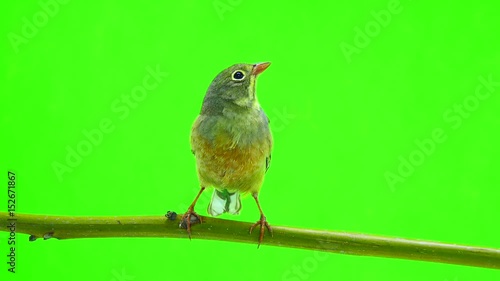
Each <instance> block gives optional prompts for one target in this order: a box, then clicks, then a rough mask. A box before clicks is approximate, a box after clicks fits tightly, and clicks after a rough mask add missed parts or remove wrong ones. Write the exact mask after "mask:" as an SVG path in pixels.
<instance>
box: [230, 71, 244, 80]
mask: <svg viewBox="0 0 500 281" xmlns="http://www.w3.org/2000/svg"><path fill="white" fill-rule="evenodd" d="M231 79H233V80H234V81H241V80H243V79H245V72H244V71H243V70H236V71H235V72H233V74H231Z"/></svg>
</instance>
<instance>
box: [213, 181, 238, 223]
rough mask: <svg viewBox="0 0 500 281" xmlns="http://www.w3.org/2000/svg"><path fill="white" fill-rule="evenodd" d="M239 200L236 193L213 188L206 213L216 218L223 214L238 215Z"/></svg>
mask: <svg viewBox="0 0 500 281" xmlns="http://www.w3.org/2000/svg"><path fill="white" fill-rule="evenodd" d="M240 209H241V200H240V193H239V192H238V191H235V192H232V193H231V192H229V191H227V189H223V190H217V189H215V188H214V193H213V195H212V201H210V204H209V205H208V213H209V214H210V215H211V216H214V217H215V216H218V215H220V214H223V213H230V214H231V215H237V214H239V213H240Z"/></svg>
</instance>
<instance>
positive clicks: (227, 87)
mask: <svg viewBox="0 0 500 281" xmlns="http://www.w3.org/2000/svg"><path fill="white" fill-rule="evenodd" d="M269 65H270V63H269V62H263V63H257V64H245V63H239V64H235V65H232V66H230V67H228V68H226V69H224V70H223V71H222V72H220V73H219V74H218V75H217V76H216V77H215V79H214V80H213V81H212V83H211V84H210V87H209V88H208V91H207V94H206V96H205V101H204V106H205V104H206V103H209V104H213V103H214V101H216V100H218V101H220V102H223V103H226V102H228V103H232V104H234V105H236V106H238V107H243V108H252V107H256V106H258V101H257V97H256V95H255V81H256V79H257V76H258V75H259V74H260V73H262V72H263V71H264V70H266V68H268V67H269ZM207 106H208V104H207ZM202 111H203V109H202Z"/></svg>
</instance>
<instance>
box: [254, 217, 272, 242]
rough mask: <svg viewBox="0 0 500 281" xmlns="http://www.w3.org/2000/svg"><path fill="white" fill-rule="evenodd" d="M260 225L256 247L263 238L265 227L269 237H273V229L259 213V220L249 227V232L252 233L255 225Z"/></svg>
mask: <svg viewBox="0 0 500 281" xmlns="http://www.w3.org/2000/svg"><path fill="white" fill-rule="evenodd" d="M257 225H260V236H259V244H258V245H257V248H259V247H260V243H262V240H263V239H264V233H265V232H266V230H265V229H264V227H265V228H267V230H268V231H269V232H270V233H271V237H273V229H272V228H271V226H270V225H269V223H268V222H267V220H266V216H264V215H260V220H258V221H257V222H256V223H254V225H252V226H251V227H250V234H252V231H253V229H254V228H255V227H256V226H257Z"/></svg>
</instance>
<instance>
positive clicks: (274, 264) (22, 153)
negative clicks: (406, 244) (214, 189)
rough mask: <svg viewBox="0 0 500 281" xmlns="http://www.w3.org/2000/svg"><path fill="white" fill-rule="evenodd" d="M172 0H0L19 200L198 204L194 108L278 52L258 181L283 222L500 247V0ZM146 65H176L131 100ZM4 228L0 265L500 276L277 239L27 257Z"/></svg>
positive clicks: (318, 276) (0, 272) (54, 206)
mask: <svg viewBox="0 0 500 281" xmlns="http://www.w3.org/2000/svg"><path fill="white" fill-rule="evenodd" d="M159 2H160V1H156V2H155V3H149V2H147V1H129V2H122V1H107V2H99V1H94V2H84V1H67V3H66V2H65V3H60V4H57V3H58V2H50V1H48V0H42V1H41V2H40V3H56V5H55V6H51V7H52V8H50V7H49V9H48V10H47V11H45V10H44V8H43V5H41V4H39V3H38V2H35V1H17V2H16V3H10V2H9V4H6V3H7V2H2V4H1V10H2V11H3V12H2V24H1V27H0V29H1V30H0V34H1V35H2V36H3V37H2V38H3V39H2V45H1V46H2V50H1V54H2V56H1V66H2V68H1V71H2V73H1V77H2V81H1V85H2V89H1V91H0V92H1V93H0V95H1V105H2V107H1V108H2V109H1V113H0V125H1V128H0V129H1V131H0V134H1V136H2V138H1V155H0V157H1V159H0V173H1V174H6V173H7V171H8V170H9V169H10V170H13V171H15V172H16V174H17V177H18V180H17V189H16V190H17V212H18V213H34V214H53V215H78V216H97V215H162V214H164V213H165V212H166V211H167V210H175V211H177V212H184V210H185V208H186V207H187V205H188V204H189V203H190V202H191V201H192V200H193V198H194V196H195V195H196V192H197V190H198V179H197V176H196V172H195V162H194V159H193V156H192V155H191V153H190V147H189V133H190V127H191V125H192V122H193V121H194V119H195V117H196V116H197V114H198V112H199V109H200V106H201V101H202V98H203V96H204V93H205V91H206V89H207V87H208V85H209V84H210V82H211V80H212V79H213V78H214V77H215V75H216V74H217V73H219V71H221V70H222V69H224V68H226V67H228V66H230V65H232V64H234V63H237V62H250V63H253V62H260V61H271V62H272V65H271V67H270V68H269V69H268V70H266V71H265V73H263V74H262V75H261V76H260V77H259V81H258V86H257V88H258V90H257V92H258V95H259V101H260V103H261V105H262V106H263V108H264V109H265V110H266V111H267V113H268V115H269V117H270V119H271V125H272V128H273V130H274V138H275V149H274V153H273V163H272V167H271V169H270V170H269V172H268V174H267V176H266V181H265V184H264V186H263V188H262V191H261V195H260V198H261V203H262V206H263V208H264V212H265V213H266V215H267V217H268V220H269V222H270V223H271V224H272V225H273V224H274V225H285V226H295V227H302V228H315V229H329V230H344V231H352V232H363V233H370V234H380V235H388V236H396V237H406V238H417V239H427V240H436V241H444V242H452V243H461V244H471V245H478V246H487V247H496V248H500V240H499V230H500V228H499V226H498V222H499V220H498V218H499V214H500V207H499V200H500V189H499V186H500V176H499V174H500V173H498V169H499V167H500V165H499V164H498V161H497V159H498V158H499V156H500V152H499V148H498V147H499V146H498V144H499V143H500V137H499V134H498V131H499V127H500V117H499V114H498V112H499V108H500V107H499V106H500V97H498V95H499V94H500V85H498V82H494V83H497V85H495V86H494V87H491V88H490V90H491V91H489V92H488V91H487V88H486V87H484V86H481V85H483V84H484V83H481V78H480V77H484V78H485V79H488V76H491V79H492V80H493V81H500V67H499V65H500V51H499V50H500V43H499V41H498V30H499V27H500V25H499V20H498V12H497V11H498V4H495V3H496V2H495V1H475V2H474V3H468V2H461V3H456V2H452V1H437V2H436V1H409V0H401V2H395V3H393V1H387V0H383V1H362V2H352V3H350V4H347V3H332V2H330V1H311V2H304V1H300V2H290V1H283V2H274V3H273V4H271V2H270V1H245V0H232V1H230V0H220V1H168V2H169V3H168V4H166V3H162V4H160V3H159ZM165 2H167V1H165ZM170 2H171V3H170ZM398 3H399V4H398ZM49 6H50V5H49ZM381 10H384V11H383V12H379V11H381ZM387 11H390V12H387ZM388 13H389V15H390V19H389V18H388V17H387V14H388ZM34 17H35V18H34ZM377 18H378V21H379V23H377ZM27 22H29V23H27ZM30 24H33V26H32V27H31V29H30V26H29V25H30ZM33 27H34V29H33ZM377 27H378V29H377ZM366 28H368V31H363V33H364V34H365V35H360V34H359V33H358V32H359V30H365V29H366ZM366 32H368V33H369V35H366ZM363 36H367V37H364V38H363ZM20 38H24V40H22V39H20ZM348 45H349V46H351V47H350V48H351V49H350V50H351V51H352V52H353V53H351V54H347V53H345V50H343V49H342V46H344V48H346V47H345V46H348ZM353 48H356V49H353ZM148 67H151V68H153V69H154V68H156V67H159V69H161V71H164V72H167V73H168V76H167V77H165V78H164V79H162V80H161V81H160V83H158V84H157V85H156V87H154V88H153V89H151V90H148V91H147V95H146V96H145V97H144V99H143V100H141V101H137V102H135V103H133V105H127V106H126V107H127V108H128V114H124V113H123V111H117V110H116V108H114V107H113V105H114V106H125V105H126V103H124V102H123V101H122V100H121V99H122V96H131V94H132V92H134V91H135V90H134V89H136V87H137V86H140V85H142V83H143V79H145V77H148V70H147V69H148ZM478 87H479V88H478ZM476 89H479V93H480V94H482V95H483V96H481V97H482V99H481V100H479V99H478V98H477V97H476ZM486 94H488V96H486ZM476 102H477V103H476ZM460 104H462V105H464V104H465V105H464V108H465V109H464V110H463V112H462V113H459V112H457V111H456V110H458V109H457V108H458V107H457V105H460ZM122 110H125V109H124V108H122ZM461 114H462V115H461ZM103 120H110V121H109V122H111V123H112V126H113V128H114V130H112V131H111V132H108V133H103V137H102V140H101V141H100V142H97V143H96V144H95V145H92V146H91V151H90V152H89V153H88V154H86V155H85V156H83V157H82V159H81V161H80V163H78V164H75V165H73V166H74V167H70V168H71V171H68V172H65V173H63V174H62V175H61V174H59V175H58V174H57V173H56V171H55V170H54V167H53V165H54V163H55V162H57V163H60V164H64V165H66V164H67V163H66V157H67V156H68V150H67V149H68V148H69V149H76V148H77V147H78V145H80V146H81V145H84V144H82V143H85V142H86V141H87V137H86V136H85V134H84V131H92V130H96V129H99V126H100V125H99V124H100V122H102V121H103ZM435 130H438V131H441V132H442V133H443V134H444V137H443V138H444V141H442V142H440V143H437V142H433V143H434V146H435V147H434V148H433V149H431V148H432V147H430V146H432V145H430V144H429V142H426V143H427V148H428V150H429V151H428V154H427V155H424V154H422V152H419V151H421V149H420V148H419V146H418V145H417V144H416V142H418V141H421V142H423V141H424V140H426V139H429V138H432V136H433V134H434V133H433V132H434V131H435ZM422 155H424V156H423V158H422V157H420V158H419V156H422ZM410 156H411V157H413V158H412V159H413V160H411V161H413V163H414V164H415V165H414V164H411V162H410V164H409V165H411V166H412V167H413V171H410V172H408V171H407V172H408V173H406V174H405V171H402V172H403V173H402V174H401V173H400V172H398V167H399V166H400V165H404V164H401V163H402V161H403V160H401V159H402V158H400V157H403V158H404V159H409V158H410ZM415 161H416V162H415ZM406 165H408V164H406ZM402 169H408V167H403V168H402ZM388 173H392V175H398V176H400V177H401V178H399V179H400V180H401V181H399V182H396V183H393V184H390V183H388V181H387V179H386V176H387V174H388ZM2 181H3V182H4V183H3V184H1V185H2V186H5V187H2V188H5V189H6V188H7V187H6V186H7V179H6V177H5V179H4V180H2ZM210 193H211V192H205V194H204V195H203V197H202V199H200V202H199V205H198V208H197V210H198V211H199V212H200V214H202V215H206V207H207V204H208V200H209V197H210V195H211V194H210ZM0 194H3V195H2V198H1V199H0V202H2V203H0V205H1V206H3V207H2V209H1V211H6V203H7V202H6V201H7V197H6V191H5V192H3V191H2V192H0ZM222 218H229V219H235V220H242V221H249V222H253V221H255V220H257V219H258V211H257V208H256V206H255V203H254V202H253V199H252V198H251V197H246V198H245V199H244V200H243V209H242V213H241V215H239V216H237V217H233V216H229V215H227V216H226V215H224V216H222ZM6 237H7V233H6V232H1V233H0V238H1V240H0V242H1V243H0V256H1V257H3V258H1V259H0V264H2V266H1V268H0V279H1V280H103V281H113V280H116V281H121V280H124V281H128V280H179V279H180V278H183V279H187V280H189V279H208V280H238V279H242V280H283V281H286V280H398V281H399V280H405V281H410V280H436V281H467V280H474V281H476V280H500V272H499V271H494V270H488V269H479V268H471V267H462V266H454V265H443V264H434V263H424V262H415V261H405V260H393V259H383V258H371V257H356V256H346V255H337V254H329V255H323V254H321V255H318V254H317V253H315V252H312V251H305V250H297V249H285V248H275V247H271V246H266V245H264V246H263V247H261V248H260V249H259V250H257V249H256V247H255V245H252V244H236V243H229V242H218V241H201V240H193V241H191V242H190V241H189V240H188V239H142V238H141V239H138V238H128V239H81V240H67V241H57V240H47V241H36V242H32V243H29V242H28V241H27V240H28V237H27V235H22V234H18V244H17V268H16V270H17V273H16V274H15V275H12V274H10V273H8V272H7V264H6V263H5V262H4V261H6V259H7V258H6V257H5V255H6V254H8V245H7V242H6V240H5V238H6ZM122 274H125V277H127V276H128V277H129V278H123V276H122Z"/></svg>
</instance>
